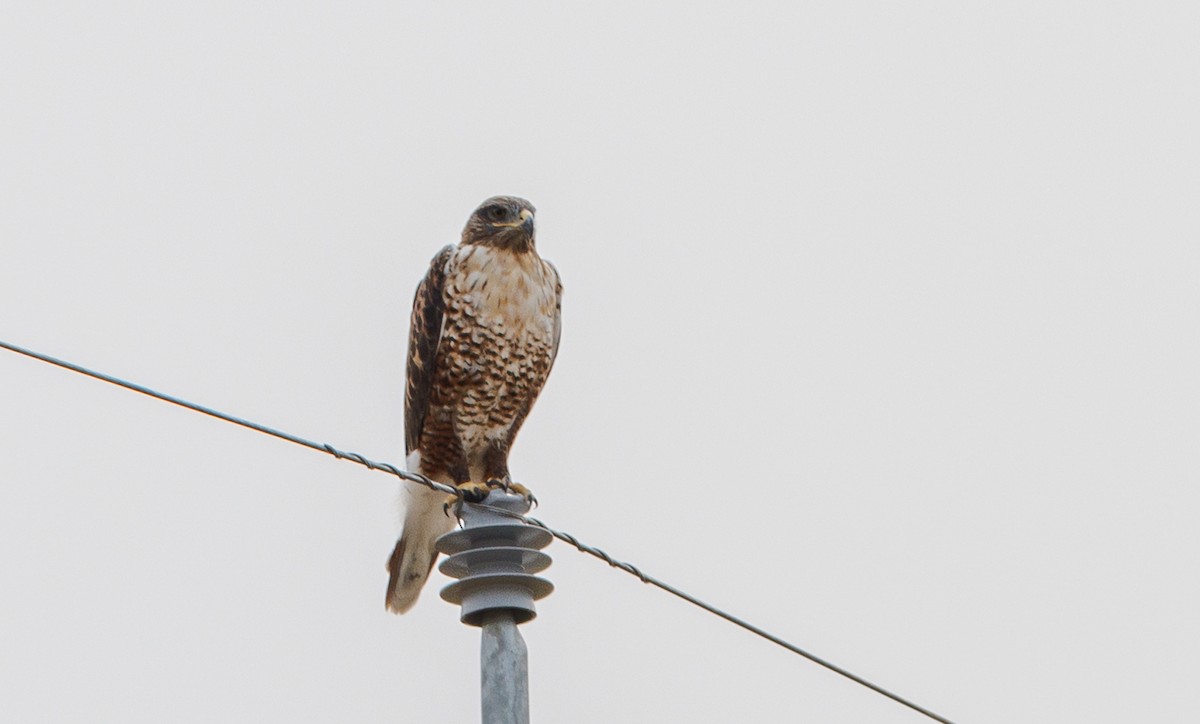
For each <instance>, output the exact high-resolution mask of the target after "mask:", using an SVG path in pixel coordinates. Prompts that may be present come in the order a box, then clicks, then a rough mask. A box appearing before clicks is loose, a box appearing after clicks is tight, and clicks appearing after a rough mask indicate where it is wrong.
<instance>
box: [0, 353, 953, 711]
mask: <svg viewBox="0 0 1200 724" xmlns="http://www.w3.org/2000/svg"><path fill="white" fill-rule="evenodd" d="M0 347H3V348H4V349H7V350H9V351H12V352H16V353H17V354H21V355H25V356H26V357H31V358H33V359H36V360H40V361H42V362H46V363H49V364H52V365H55V366H58V367H62V368H63V369H67V370H71V371H72V372H78V373H79V374H81V375H86V376H87V377H91V378H93V379H97V380H101V381H102V382H108V383H109V384H113V385H116V386H118V387H124V388H125V389H127V390H133V391H134V392H140V393H142V394H143V395H149V396H150V397H153V398H155V399H158V400H162V401H163V402H169V403H171V404H173V405H179V406H180V407H186V408H187V409H189V410H194V411H195V412H199V413H203V414H205V415H209V416H211V417H215V418H217V419H218V420H224V421H225V422H231V423H233V424H235V425H241V426H242V427H246V428H249V429H251V430H255V431H257V432H261V433H264V434H267V435H271V436H272V437H277V438H279V439H281V440H287V441H288V442H292V443H295V444H297V445H303V446H304V447H307V448H311V449H313V450H317V451H319V452H323V453H327V454H329V455H332V456H334V457H335V458H337V459H339V460H349V461H351V462H355V463H358V464H359V465H362V466H364V467H366V468H367V469H368V470H380V471H383V472H385V473H389V474H391V475H395V476H396V477H398V478H400V479H401V480H405V481H408V482H411V483H416V484H418V485H424V486H425V487H427V488H431V489H433V490H437V491H439V492H442V493H446V494H447V495H452V496H457V497H458V498H459V499H460V500H461V499H462V493H461V492H460V491H459V490H457V489H456V488H453V487H450V486H449V485H444V484H442V483H439V482H437V481H436V480H430V479H429V478H427V477H425V476H424V475H419V474H417V473H412V472H408V471H406V470H400V469H398V468H397V467H396V466H394V465H391V464H390V463H380V462H375V461H373V460H370V459H368V458H366V457H364V456H362V455H359V454H358V453H353V452H346V451H343V450H339V449H337V448H335V447H333V446H332V445H329V444H326V443H319V442H314V441H312V440H307V439H305V438H302V437H299V436H297V435H292V434H291V433H287V432H283V431H281V430H276V429H274V428H271V427H267V426H266V425H260V424H258V423H257V422H252V421H250V420H246V419H243V418H240V417H235V416H233V415H230V414H227V413H224V412H221V411H219V410H215V409H213V408H211V407H206V406H204V405H200V404H197V403H195V402H189V401H187V400H184V399H182V398H179V397H175V396H174V395H168V394H166V393H163V392H158V391H156V390H152V389H150V388H149V387H144V386H142V385H139V384H137V383H134V382H129V381H128V380H123V379H121V378H119V377H113V376H112V375H107V374H104V373H103V372H97V371H95V370H91V369H88V368H87V367H82V366H80V365H77V364H74V363H72V362H67V361H66V360H61V359H58V358H57V357H51V356H49V355H45V354H42V353H40V352H35V351H33V350H30V349H26V348H24V347H19V346H17V345H15V344H9V343H8V342H5V341H3V340H0ZM481 507H484V508H487V509H488V510H489V511H492V512H495V513H499V514H501V515H506V516H509V517H512V518H517V519H519V520H522V521H524V522H525V523H528V524H529V525H533V526H536V527H538V528H541V529H542V530H545V531H546V532H548V533H550V534H551V535H553V536H554V537H555V538H558V539H559V540H561V541H563V542H565V543H568V544H570V545H571V546H573V547H574V548H576V549H577V550H580V551H582V552H584V553H587V554H588V555H591V556H595V557H596V558H599V559H600V560H602V561H604V562H605V563H607V564H608V565H610V566H612V567H613V568H617V569H619V570H622V571H625V572H626V573H629V574H630V575H633V576H636V577H637V578H638V579H639V580H641V581H642V583H647V584H649V585H651V586H654V587H656V588H659V589H661V590H663V591H666V592H667V593H670V594H672V595H673V596H677V597H678V598H681V599H683V600H684V601H687V602H688V603H690V604H692V605H694V606H697V607H699V608H702V609H704V610H705V611H708V612H709V613H711V614H713V615H715V616H719V617H720V618H723V619H725V620H726V621H728V622H730V623H732V624H734V625H737V626H740V627H742V628H744V629H745V630H747V631H749V632H751V633H753V634H756V635H758V636H761V637H762V638H764V639H766V640H767V641H770V642H771V643H774V644H776V645H778V646H781V647H783V648H785V649H787V650H788V651H791V652H792V653H794V654H797V655H799V656H802V657H804V658H806V659H808V660H809V661H812V662H813V663H815V664H818V665H820V666H823V667H825V668H826V669H829V670H830V671H832V672H834V673H836V674H840V675H841V676H844V677H845V678H847V679H849V680H851V681H853V682H854V683H856V684H860V685H862V686H865V687H866V688H868V689H870V690H871V691H874V692H876V693H877V694H882V695H883V696H886V697H887V698H889V699H891V700H892V701H895V702H897V703H899V704H903V705H904V706H906V707H908V708H910V709H912V710H913V711H916V712H919V713H921V714H924V715H925V716H927V717H929V718H930V719H933V720H934V721H938V722H942V724H953V722H951V721H950V720H949V719H946V718H945V717H942V716H940V715H938V714H935V713H934V712H932V711H930V710H929V709H926V708H924V707H922V706H918V705H917V704H914V703H913V702H911V701H909V700H908V699H905V698H904V697H902V696H899V695H898V694H894V693H892V692H890V691H888V690H887V689H884V688H883V687H881V686H878V685H876V684H873V683H871V682H870V681H867V680H866V679H864V678H862V677H861V676H858V675H856V674H853V673H851V672H849V671H847V670H846V669H843V668H842V667H840V666H837V665H836V664H833V663H832V662H830V661H827V660H825V659H823V658H821V657H819V656H816V655H815V654H812V653H809V652H808V651H805V650H804V649H802V648H800V647H799V646H796V645H795V644H792V643H789V642H787V641H785V640H783V639H781V638H779V637H778V636H775V635H774V634H772V633H769V632H767V631H765V630H763V629H761V628H759V627H758V626H755V625H754V624H751V623H749V622H747V621H744V620H742V619H740V618H738V617H737V616H734V615H733V614H730V613H727V612H725V611H722V610H721V609H719V608H717V607H716V606H713V605H712V604H709V603H705V602H704V601H702V600H700V599H699V598H696V597H695V596H692V595H691V594H688V593H685V592H684V591H681V590H679V589H678V588H675V587H674V586H672V585H670V584H668V583H665V582H663V581H660V580H658V579H657V578H654V577H653V576H649V575H646V574H645V573H643V572H642V571H641V570H640V569H638V568H637V567H636V566H634V565H633V564H631V563H625V562H623V561H619V560H616V559H614V558H613V557H612V556H610V555H609V554H607V553H605V552H604V551H603V550H601V549H599V548H596V547H594V546H589V545H586V544H584V543H582V542H581V541H580V540H579V539H578V538H576V537H575V536H573V535H571V534H570V533H564V532H562V531H559V530H555V529H554V528H551V527H550V526H548V525H546V524H545V523H543V522H542V521H540V520H538V519H537V518H532V517H529V516H526V515H521V514H519V513H514V512H512V511H508V510H504V509H503V508H497V507H494V506H490V505H486V506H481Z"/></svg>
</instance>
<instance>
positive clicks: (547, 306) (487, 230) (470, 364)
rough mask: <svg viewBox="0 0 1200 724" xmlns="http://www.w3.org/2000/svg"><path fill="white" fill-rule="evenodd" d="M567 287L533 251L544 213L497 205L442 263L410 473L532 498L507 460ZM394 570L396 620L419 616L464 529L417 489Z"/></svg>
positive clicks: (413, 425) (423, 304)
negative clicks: (450, 538) (432, 576)
mask: <svg viewBox="0 0 1200 724" xmlns="http://www.w3.org/2000/svg"><path fill="white" fill-rule="evenodd" d="M561 320H562V283H561V282H560V281H559V277H558V271H557V270H556V269H555V268H554V266H553V265H551V264H550V262H548V261H546V260H544V259H542V258H541V257H540V256H538V253H537V248H536V246H535V244H534V209H533V206H532V205H531V204H530V203H529V202H528V201H526V200H524V199H519V198H516V197H513V196H495V197H493V198H490V199H488V200H487V201H484V202H483V203H482V204H481V205H480V206H479V208H478V209H476V210H475V212H474V213H473V214H471V218H470V219H468V220H467V225H466V227H465V228H464V229H463V233H462V241H461V242H460V243H459V244H458V246H447V247H446V248H444V249H442V250H441V251H440V252H438V254H437V256H435V257H434V258H433V262H432V263H431V264H430V266H429V271H428V272H427V273H426V274H425V278H424V279H422V280H421V283H420V285H418V286H417V294H416V298H415V299H414V300H413V310H412V320H411V324H410V328H409V337H408V385H407V388H406V390H405V395H404V438H405V454H406V456H407V458H406V461H405V462H406V464H407V466H408V469H409V470H411V471H414V472H418V473H420V474H422V475H424V476H426V477H428V478H431V479H433V480H437V481H438V482H442V483H446V484H447V485H454V486H456V487H457V488H458V489H459V490H460V491H462V492H463V495H464V497H466V498H467V499H468V500H474V501H478V500H482V499H483V498H484V497H486V495H487V493H488V491H489V490H491V489H492V488H496V487H505V488H513V489H515V490H516V491H517V492H519V493H522V494H524V495H526V496H528V491H527V490H525V488H524V487H523V486H519V485H516V484H514V483H513V482H512V478H511V477H510V476H509V473H508V451H509V449H510V448H511V447H512V444H513V440H514V439H515V438H516V436H517V432H518V431H519V430H520V429H521V423H523V422H524V421H525V417H526V415H528V414H529V410H530V408H532V407H533V403H534V401H535V400H537V396H538V393H539V392H541V390H542V386H543V385H544V384H545V383H546V378H547V377H548V376H549V374H550V368H551V367H552V366H553V365H554V357H555V355H556V354H557V353H558V340H559V336H560V332H561V330H562V322H561ZM406 492H407V494H408V499H407V501H406V502H407V506H406V510H405V515H404V528H403V530H402V532H401V535H400V540H399V541H397V542H396V548H395V550H394V551H393V552H392V556H391V559H390V560H389V561H388V572H389V574H390V575H391V579H390V580H389V581H388V589H387V608H388V610H389V611H392V612H394V613H404V612H405V611H407V610H409V609H410V608H412V606H413V604H414V603H416V601H417V596H418V595H419V594H420V592H421V588H422V586H424V585H425V580H426V578H428V577H429V571H430V570H431V569H432V568H433V562H434V560H435V559H436V558H437V551H436V550H434V541H435V540H437V538H438V536H440V535H442V534H443V533H446V532H448V531H449V530H450V529H451V528H453V526H454V521H453V519H452V518H450V517H449V516H447V515H446V512H445V510H444V507H445V504H446V496H445V495H443V494H440V493H438V492H436V491H434V490H429V489H427V488H420V487H417V486H407V489H406Z"/></svg>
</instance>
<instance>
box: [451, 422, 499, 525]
mask: <svg viewBox="0 0 1200 724" xmlns="http://www.w3.org/2000/svg"><path fill="white" fill-rule="evenodd" d="M450 439H451V446H450V450H449V452H450V454H451V457H452V458H453V460H454V462H453V463H452V464H451V465H450V466H449V469H448V470H447V471H446V472H447V473H449V475H450V477H451V478H453V480H454V487H455V488H457V489H458V495H451V496H450V497H449V498H447V499H446V503H445V504H444V505H442V511H443V512H444V513H446V515H449V514H450V508H451V507H453V508H454V511H455V515H456V516H457V515H458V506H459V501H462V500H465V501H467V502H468V503H479V502H482V501H483V499H484V498H486V497H487V495H488V493H489V492H491V488H489V487H488V486H487V485H484V484H483V483H475V482H472V481H471V470H470V467H468V464H467V454H466V452H464V451H463V448H462V441H461V440H460V439H459V437H458V435H452V436H451V438H450Z"/></svg>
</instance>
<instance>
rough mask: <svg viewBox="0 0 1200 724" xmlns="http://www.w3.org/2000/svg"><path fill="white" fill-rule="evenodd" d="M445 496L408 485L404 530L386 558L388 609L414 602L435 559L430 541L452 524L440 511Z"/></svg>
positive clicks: (401, 610)
mask: <svg viewBox="0 0 1200 724" xmlns="http://www.w3.org/2000/svg"><path fill="white" fill-rule="evenodd" d="M446 499H447V496H446V495H445V494H444V493H439V492H437V491H436V490H429V489H427V488H416V487H415V486H409V490H408V504H407V506H406V508H405V512H404V530H403V531H401V533H400V540H398V541H396V549H395V550H393V551H392V557H391V558H390V559H388V566H387V567H388V573H389V574H390V576H391V577H390V579H389V580H388V588H387V608H388V610H389V611H391V612H392V613H404V612H405V611H407V610H408V609H410V608H412V607H413V604H415V603H416V602H417V596H419V595H420V594H421V588H423V587H424V586H425V580H426V579H427V578H429V572H430V571H431V570H432V569H433V562H434V561H435V560H436V559H437V555H438V554H437V550H436V549H434V547H433V544H434V542H435V541H436V540H437V539H438V536H440V535H442V534H443V533H448V532H449V531H450V529H451V528H453V527H454V518H453V517H451V516H448V515H446V514H445V512H443V510H442V506H443V505H444V504H445V502H446Z"/></svg>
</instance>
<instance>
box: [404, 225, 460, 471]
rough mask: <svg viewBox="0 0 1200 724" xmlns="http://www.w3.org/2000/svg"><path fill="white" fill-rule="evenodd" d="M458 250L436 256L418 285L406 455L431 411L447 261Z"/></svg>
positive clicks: (414, 446)
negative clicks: (430, 402) (430, 398)
mask: <svg viewBox="0 0 1200 724" xmlns="http://www.w3.org/2000/svg"><path fill="white" fill-rule="evenodd" d="M453 253H454V247H453V246H447V247H446V248H444V249H442V250H441V251H439V252H438V254H437V256H435V257H433V261H432V262H431V263H430V265H429V271H428V272H427V273H426V274H425V278H424V279H422V280H421V283H420V284H419V285H418V286H417V294H416V297H414V298H413V310H412V320H411V321H410V323H409V328H408V385H407V386H406V388H405V390H404V454H405V455H408V454H409V453H411V452H412V451H413V450H415V449H417V446H418V445H419V444H420V442H421V429H422V428H423V427H424V426H425V413H426V412H428V411H429V393H430V391H431V389H432V388H433V377H434V374H433V372H434V370H433V366H434V362H435V360H436V359H437V348H438V342H440V341H441V336H442V316H443V315H444V314H445V308H446V303H445V298H444V297H443V296H442V291H443V289H445V286H446V262H447V261H449V259H450V256H451V255H452V254H453Z"/></svg>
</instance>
